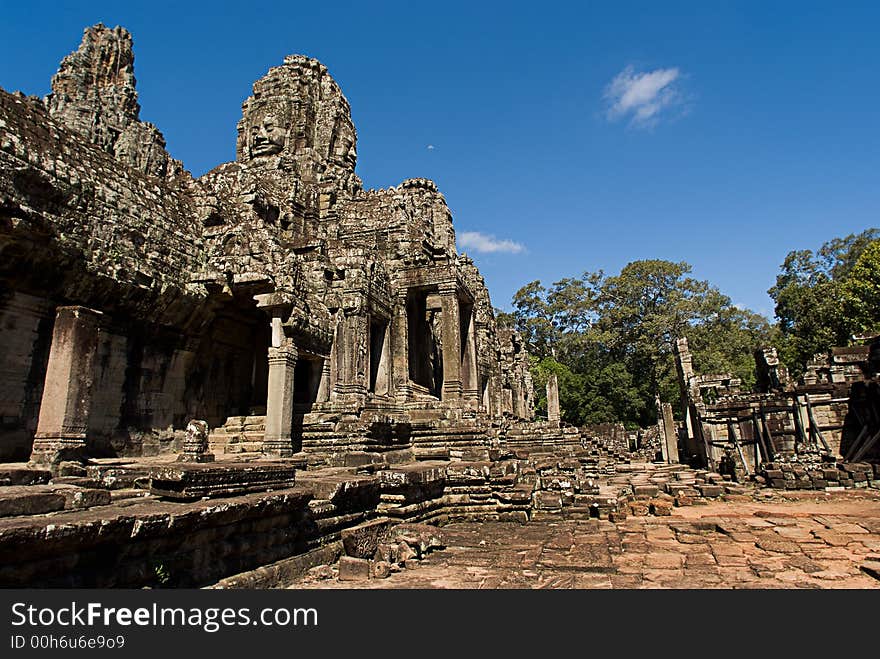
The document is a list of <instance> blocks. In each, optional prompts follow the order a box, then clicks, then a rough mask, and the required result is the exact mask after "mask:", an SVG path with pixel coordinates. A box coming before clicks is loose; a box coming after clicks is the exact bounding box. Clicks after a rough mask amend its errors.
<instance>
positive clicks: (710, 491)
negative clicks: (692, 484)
mask: <svg viewBox="0 0 880 659" xmlns="http://www.w3.org/2000/svg"><path fill="white" fill-rule="evenodd" d="M697 490H699V492H700V494H701V495H703V496H704V497H720V496H721V495H722V494H724V488H723V487H722V486H720V485H697Z"/></svg>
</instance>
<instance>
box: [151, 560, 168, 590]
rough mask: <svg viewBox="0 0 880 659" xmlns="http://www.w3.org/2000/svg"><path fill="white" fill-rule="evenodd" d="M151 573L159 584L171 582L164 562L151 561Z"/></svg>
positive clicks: (164, 584) (165, 584) (163, 584)
mask: <svg viewBox="0 0 880 659" xmlns="http://www.w3.org/2000/svg"><path fill="white" fill-rule="evenodd" d="M153 575H154V576H155V578H156V583H158V584H159V586H167V585H168V584H169V583H170V582H171V573H170V572H169V571H168V568H167V567H165V564H164V563H153Z"/></svg>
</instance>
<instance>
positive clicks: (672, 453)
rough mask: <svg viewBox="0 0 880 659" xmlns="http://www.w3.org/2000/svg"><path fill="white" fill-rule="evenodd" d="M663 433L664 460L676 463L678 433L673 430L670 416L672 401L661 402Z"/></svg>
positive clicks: (673, 423)
mask: <svg viewBox="0 0 880 659" xmlns="http://www.w3.org/2000/svg"><path fill="white" fill-rule="evenodd" d="M661 407H662V409H663V418H662V419H661V423H662V424H663V434H664V436H665V440H666V461H667V462H668V463H669V464H677V463H678V462H679V461H680V460H681V458H680V457H679V455H678V433H677V432H676V431H675V420H674V419H673V418H672V403H662V405H661Z"/></svg>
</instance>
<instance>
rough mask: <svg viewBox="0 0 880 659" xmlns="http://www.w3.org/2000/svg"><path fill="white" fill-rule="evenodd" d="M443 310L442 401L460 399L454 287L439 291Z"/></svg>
mask: <svg viewBox="0 0 880 659" xmlns="http://www.w3.org/2000/svg"><path fill="white" fill-rule="evenodd" d="M440 304H441V308H442V310H443V320H442V323H443V324H442V329H441V332H442V337H443V338H442V341H443V397H442V400H444V401H452V400H458V399H460V398H461V320H460V313H459V306H458V292H457V291H456V289H455V287H454V286H453V287H451V288H450V287H445V288H441V289H440Z"/></svg>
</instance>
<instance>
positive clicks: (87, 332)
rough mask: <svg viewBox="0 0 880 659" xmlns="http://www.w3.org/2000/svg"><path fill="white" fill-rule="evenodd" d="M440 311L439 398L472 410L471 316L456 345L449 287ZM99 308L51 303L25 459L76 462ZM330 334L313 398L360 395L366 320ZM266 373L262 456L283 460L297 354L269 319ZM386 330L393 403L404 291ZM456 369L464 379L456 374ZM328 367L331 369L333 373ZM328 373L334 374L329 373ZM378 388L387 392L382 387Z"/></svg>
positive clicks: (475, 381)
mask: <svg viewBox="0 0 880 659" xmlns="http://www.w3.org/2000/svg"><path fill="white" fill-rule="evenodd" d="M439 293H440V303H441V311H442V328H441V331H442V345H443V386H442V400H443V401H446V402H449V401H460V400H461V399H462V398H464V401H465V402H466V403H467V404H470V405H472V406H473V407H474V408H476V407H477V406H478V405H479V403H480V401H479V395H480V392H479V374H478V372H477V368H478V367H477V360H476V339H475V329H474V319H473V313H472V312H471V313H469V318H468V319H467V322H468V327H467V328H466V331H465V333H464V335H465V337H466V341H467V343H466V345H465V346H464V349H462V343H461V339H462V331H461V329H462V327H461V305H460V303H459V299H458V294H457V291H456V289H455V288H454V287H445V288H442V289H441V290H440V292H439ZM102 315H103V314H102V313H101V312H99V311H95V310H92V309H88V308H85V307H82V306H65V307H59V308H58V309H57V312H56V319H55V325H54V330H53V335H52V345H51V348H50V353H49V361H48V365H47V370H46V384H45V387H44V390H43V397H42V402H41V405H40V414H39V420H38V424H37V430H36V434H35V438H34V445H33V450H32V455H31V459H32V460H33V461H35V462H50V461H58V460H61V459H77V458H81V457H83V456H84V454H85V449H86V433H87V430H88V424H89V412H90V409H91V396H92V393H93V392H92V389H93V387H92V384H93V378H94V373H95V368H94V366H95V363H94V362H95V356H96V353H97V349H98V341H99V332H100V323H101V319H102ZM342 322H343V327H342V333H341V336H340V335H339V334H337V336H336V340H335V341H334V346H333V351H334V352H333V355H332V356H331V358H330V359H329V360H327V359H325V360H323V363H322V365H321V372H320V383H319V386H318V401H319V402H325V401H327V400H329V399H330V398H331V390H333V389H335V390H336V391H337V392H342V394H343V395H344V394H346V393H363V394H365V393H366V387H365V383H364V378H367V379H368V378H369V377H370V373H369V371H370V363H369V360H370V356H369V351H370V342H369V339H368V337H367V336H365V335H364V333H365V332H369V328H370V325H369V320H368V319H365V318H362V317H358V316H347V317H345V319H344V320H343V321H342ZM271 329H272V332H271V335H272V339H271V346H270V347H269V350H268V352H269V354H268V361H269V375H268V392H267V400H266V431H265V443H264V453H265V454H266V455H269V456H276V457H283V456H287V455H290V454H291V453H292V452H293V446H292V443H291V437H292V431H293V411H294V373H295V369H296V365H297V362H298V360H299V359H300V358H301V356H300V354H299V351H298V350H297V347H296V346H295V345H293V344H292V343H291V342H290V340H289V339H288V338H286V337H285V336H284V332H283V328H282V325H281V319H280V318H278V317H275V318H273V319H272V320H271ZM386 331H389V332H390V337H389V343H390V353H391V356H390V360H389V361H390V368H391V376H390V377H389V378H388V383H389V386H388V387H387V389H393V393H394V395H395V396H396V397H397V398H398V401H399V402H405V400H406V399H407V398H408V396H409V395H410V394H411V388H410V386H409V355H408V352H409V344H408V338H407V331H408V319H407V305H406V295H405V294H403V295H400V296H398V298H397V300H396V304H395V309H394V315H393V317H392V318H391V320H390V323H389V327H388V328H387V329H386ZM463 370H464V371H465V377H464V378H463V373H462V372H463ZM334 371H335V372H334ZM334 376H336V377H334ZM383 393H388V394H390V393H392V391H385V392H383Z"/></svg>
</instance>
